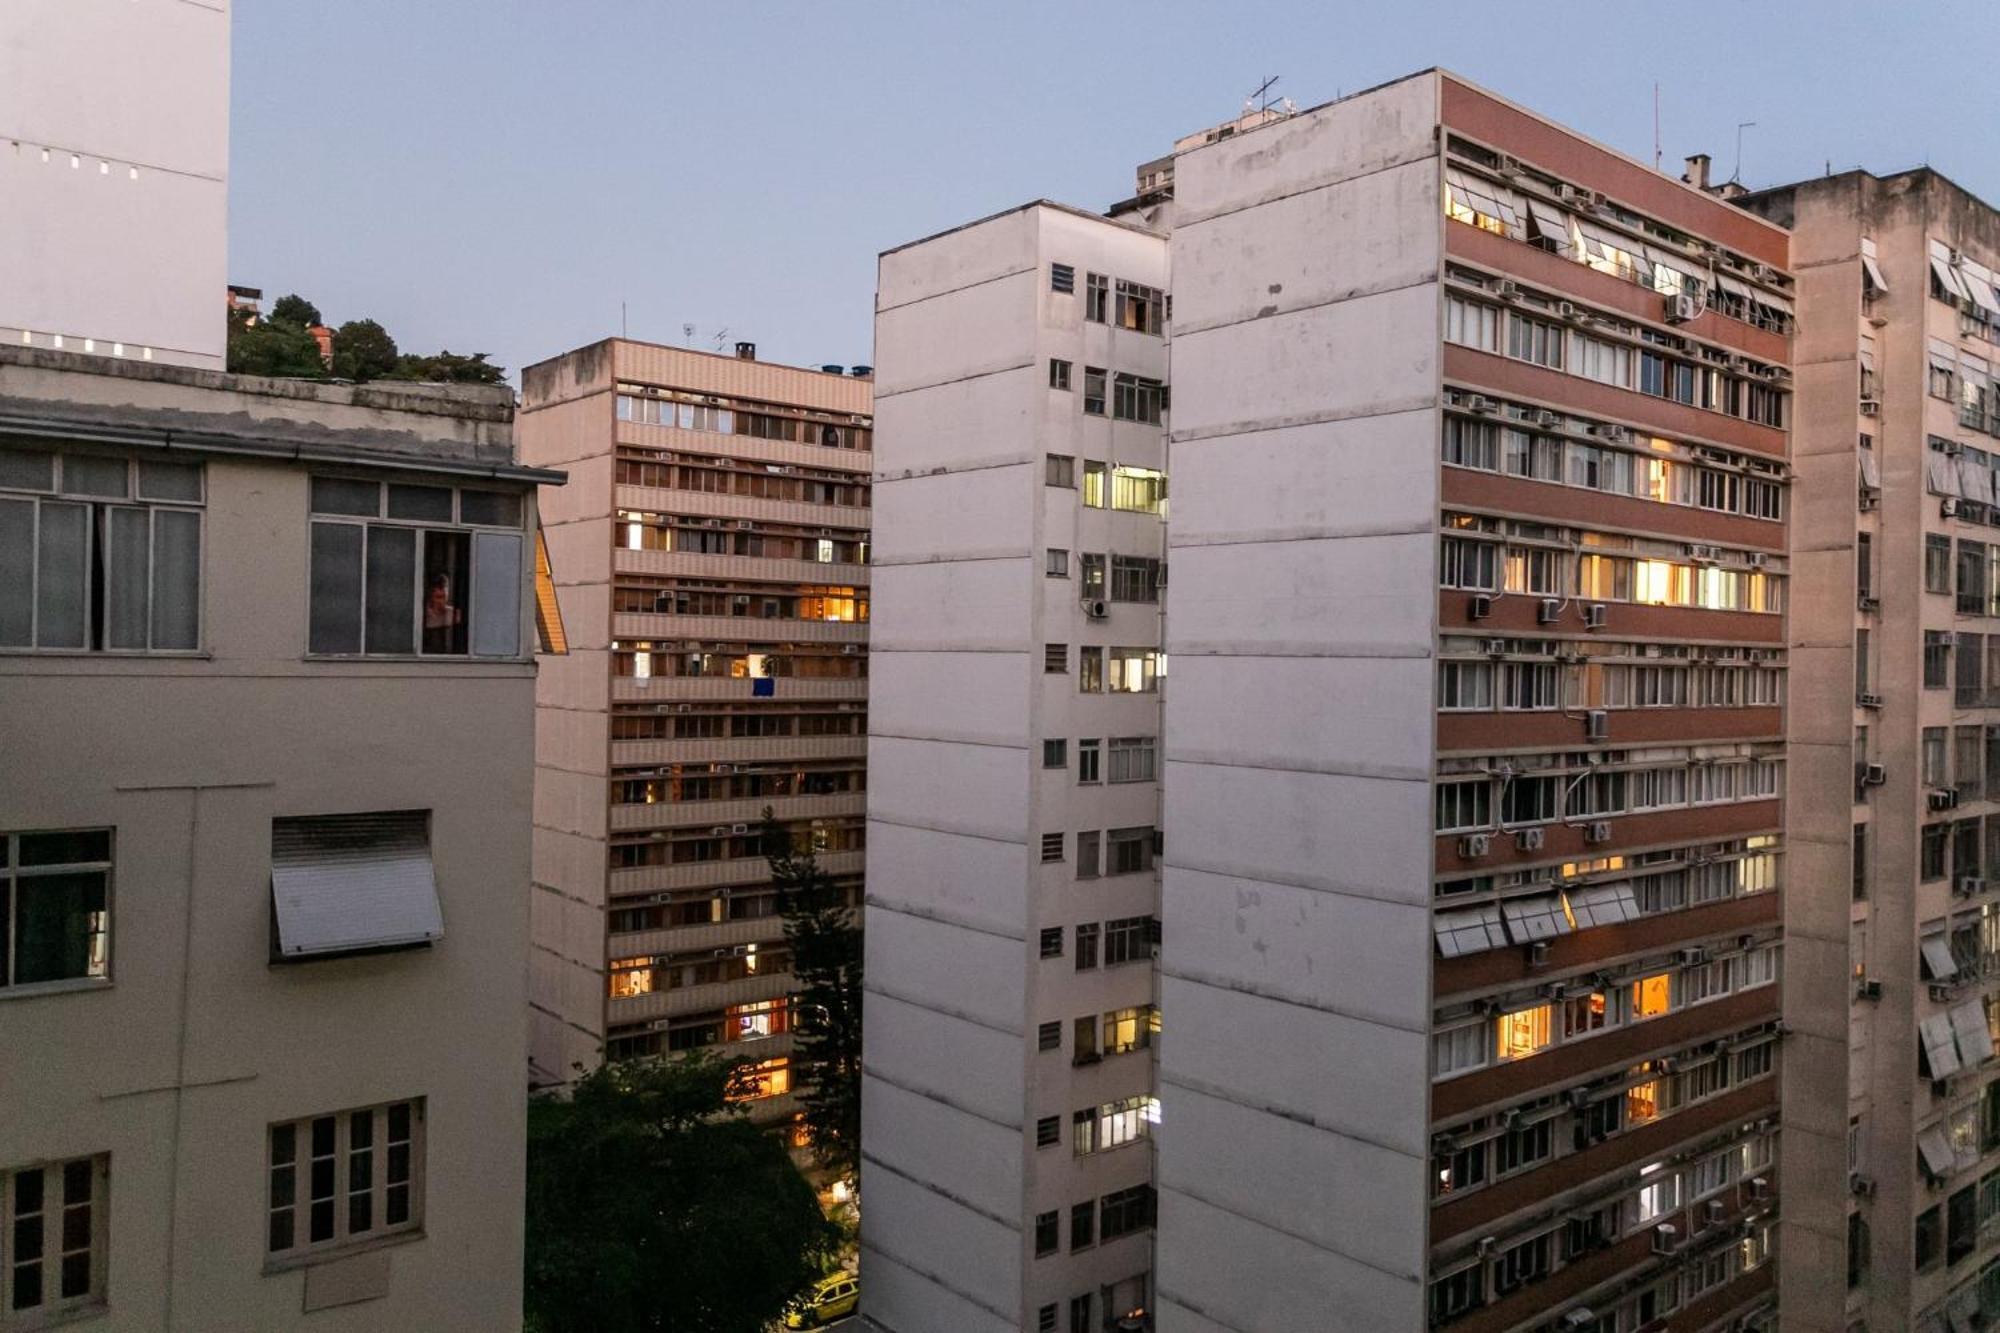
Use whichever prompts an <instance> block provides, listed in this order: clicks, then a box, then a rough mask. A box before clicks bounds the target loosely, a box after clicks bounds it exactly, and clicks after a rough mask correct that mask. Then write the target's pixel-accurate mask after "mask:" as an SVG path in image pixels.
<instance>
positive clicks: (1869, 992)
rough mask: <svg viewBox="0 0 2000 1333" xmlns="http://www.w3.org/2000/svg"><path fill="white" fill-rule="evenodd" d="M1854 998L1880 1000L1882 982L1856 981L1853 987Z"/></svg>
mask: <svg viewBox="0 0 2000 1333" xmlns="http://www.w3.org/2000/svg"><path fill="white" fill-rule="evenodd" d="M1854 998H1855V999H1857V1000H1880V999H1881V998H1882V983H1881V982H1879V981H1863V982H1860V983H1858V984H1857V985H1856V986H1855V987H1854Z"/></svg>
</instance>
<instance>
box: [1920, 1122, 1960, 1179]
mask: <svg viewBox="0 0 2000 1333" xmlns="http://www.w3.org/2000/svg"><path fill="white" fill-rule="evenodd" d="M1917 1151H1918V1152H1920V1153H1922V1154H1923V1157H1924V1166H1925V1167H1926V1168H1927V1169H1928V1170H1929V1171H1930V1173H1931V1174H1932V1175H1934V1176H1938V1177H1940V1178H1942V1177H1944V1176H1948V1175H1950V1174H1951V1168H1952V1165H1953V1161H1952V1155H1951V1145H1950V1144H1949V1143H1947V1142H1945V1137H1944V1130H1943V1129H1942V1128H1941V1127H1940V1126H1937V1125H1933V1126H1931V1127H1930V1128H1929V1129H1927V1130H1925V1131H1924V1132H1923V1133H1921V1134H1919V1135H1917Z"/></svg>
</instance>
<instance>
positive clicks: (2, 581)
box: [0, 454, 35, 648]
mask: <svg viewBox="0 0 2000 1333" xmlns="http://www.w3.org/2000/svg"><path fill="white" fill-rule="evenodd" d="M5 458H6V455H4V454H0V468H3V467H4V466H5V461H4V460H5ZM0 571H5V572H4V573H0V648H27V647H30V646H31V645H32V644H33V643H34V634H35V502H34V501H33V500H0Z"/></svg>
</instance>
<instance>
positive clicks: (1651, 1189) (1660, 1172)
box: [1639, 1162, 1681, 1223]
mask: <svg viewBox="0 0 2000 1333" xmlns="http://www.w3.org/2000/svg"><path fill="white" fill-rule="evenodd" d="M1639 1180H1640V1182H1641V1184H1640V1186H1639V1221H1640V1222H1641V1223H1647V1222H1652V1221H1655V1220H1657V1219H1658V1218H1661V1217H1664V1216H1665V1215H1666V1214H1668V1213H1671V1212H1673V1211H1674V1210H1675V1209H1677V1208H1679V1207H1680V1206H1681V1179H1680V1177H1679V1176H1677V1175H1675V1174H1674V1173H1673V1172H1672V1171H1671V1170H1669V1169H1668V1168H1667V1165H1666V1163H1664V1162H1652V1163H1649V1164H1648V1165H1646V1166H1643V1167H1641V1168H1639Z"/></svg>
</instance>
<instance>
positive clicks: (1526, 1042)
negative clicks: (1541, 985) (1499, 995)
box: [1493, 1004, 1555, 1060]
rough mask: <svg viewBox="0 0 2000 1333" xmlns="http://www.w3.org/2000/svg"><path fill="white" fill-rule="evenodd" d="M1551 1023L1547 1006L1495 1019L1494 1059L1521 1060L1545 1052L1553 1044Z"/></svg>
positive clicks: (1539, 1005) (1517, 1011) (1540, 1005)
mask: <svg viewBox="0 0 2000 1333" xmlns="http://www.w3.org/2000/svg"><path fill="white" fill-rule="evenodd" d="M1550 1019H1551V1011H1550V1008H1549V1006H1548V1005H1546V1004H1538V1005H1535V1006H1533V1007H1532V1008H1528V1009H1517V1010H1515V1011H1514V1012H1513V1013H1510V1014H1501V1015H1500V1016H1499V1017H1498V1018H1496V1019H1494V1020H1493V1049H1494V1053H1495V1056H1496V1058H1498V1059H1501V1060H1520V1059H1525V1058H1526V1057H1528V1056H1530V1055H1533V1054H1535V1053H1536V1052H1538V1051H1542V1050H1546V1049H1547V1048H1548V1046H1549V1044H1550V1043H1551V1042H1552V1041H1554V1040H1555V1033H1554V1031H1553V1029H1552V1026H1551V1023H1550Z"/></svg>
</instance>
